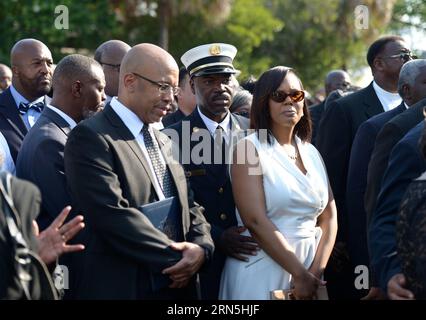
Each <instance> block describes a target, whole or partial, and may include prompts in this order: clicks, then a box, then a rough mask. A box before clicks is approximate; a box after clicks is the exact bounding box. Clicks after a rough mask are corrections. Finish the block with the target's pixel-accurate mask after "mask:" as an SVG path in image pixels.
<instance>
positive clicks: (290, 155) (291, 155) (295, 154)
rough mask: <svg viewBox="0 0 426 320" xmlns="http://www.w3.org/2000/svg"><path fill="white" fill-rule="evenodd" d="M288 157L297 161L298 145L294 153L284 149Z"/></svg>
mask: <svg viewBox="0 0 426 320" xmlns="http://www.w3.org/2000/svg"><path fill="white" fill-rule="evenodd" d="M284 151H285V153H286V155H287V157H289V158H290V159H291V160H293V161H296V160H297V159H299V151H298V150H297V147H295V148H294V153H292V154H290V153H288V151H287V150H286V149H284Z"/></svg>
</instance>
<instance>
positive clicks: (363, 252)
mask: <svg viewBox="0 0 426 320" xmlns="http://www.w3.org/2000/svg"><path fill="white" fill-rule="evenodd" d="M422 64H423V65H424V62H423V63H422V62H421V60H413V61H409V62H407V63H406V64H404V65H403V67H402V68H401V72H400V75H399V81H398V92H399V95H400V96H401V97H402V99H403V102H402V103H401V105H399V106H398V107H397V108H395V109H393V110H390V111H387V112H384V113H382V114H379V115H376V116H374V117H372V118H370V119H369V120H367V121H366V122H364V123H363V124H362V125H361V126H360V127H359V129H358V131H357V134H356V136H355V139H354V142H353V146H352V151H351V158H350V162H349V172H348V183H347V194H346V201H347V204H348V207H347V209H348V211H347V212H348V225H349V226H350V228H349V230H348V237H349V238H348V249H349V255H350V257H351V260H352V264H353V266H357V265H367V266H368V265H369V258H368V249H367V228H366V225H367V213H366V210H365V207H364V196H365V190H366V186H367V170H368V163H369V161H370V158H371V154H372V152H373V149H374V145H375V141H376V137H377V135H378V133H379V132H380V130H381V129H382V128H383V126H384V125H385V124H386V123H387V122H388V121H389V120H391V119H392V118H394V117H396V116H397V115H399V114H400V113H402V112H404V111H406V110H407V109H408V108H410V107H411V106H413V105H414V104H415V103H416V102H418V99H420V98H422V97H421V95H418V94H417V93H418V92H420V91H422V90H421V86H422V84H421V82H416V81H415V80H416V77H415V74H417V73H419V72H421V65H422ZM425 71H426V69H425ZM413 76H414V77H413ZM422 92H424V91H422ZM422 94H423V95H426V92H425V93H422ZM372 285H373V286H375V281H374V280H373V284H372Z"/></svg>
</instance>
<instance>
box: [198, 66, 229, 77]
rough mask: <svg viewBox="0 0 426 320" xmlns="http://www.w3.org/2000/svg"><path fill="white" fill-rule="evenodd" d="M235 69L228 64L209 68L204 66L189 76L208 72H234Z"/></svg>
mask: <svg viewBox="0 0 426 320" xmlns="http://www.w3.org/2000/svg"><path fill="white" fill-rule="evenodd" d="M236 73H237V70H235V69H234V68H231V67H229V66H226V67H224V66H215V67H211V68H205V69H201V70H198V71H196V72H194V73H193V74H192V75H191V76H192V77H201V76H207V75H210V74H236Z"/></svg>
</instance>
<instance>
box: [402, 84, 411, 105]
mask: <svg viewBox="0 0 426 320" xmlns="http://www.w3.org/2000/svg"><path fill="white" fill-rule="evenodd" d="M402 96H403V97H404V98H403V100H405V101H407V102H411V88H410V86H409V85H408V84H403V85H402Z"/></svg>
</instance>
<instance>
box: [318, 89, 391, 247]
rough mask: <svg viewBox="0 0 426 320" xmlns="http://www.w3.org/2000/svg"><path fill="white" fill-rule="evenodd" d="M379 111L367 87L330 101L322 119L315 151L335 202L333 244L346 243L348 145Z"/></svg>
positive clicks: (372, 93)
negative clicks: (336, 215) (363, 125)
mask: <svg viewBox="0 0 426 320" xmlns="http://www.w3.org/2000/svg"><path fill="white" fill-rule="evenodd" d="M383 111H384V110H383V107H382V105H381V103H380V101H379V99H378V98H377V95H376V92H375V91H374V88H373V83H371V84H370V85H369V86H368V87H366V88H364V89H362V90H360V91H357V92H355V93H352V94H350V95H348V96H345V97H342V98H340V99H337V100H335V101H333V102H332V103H331V104H330V106H328V107H327V109H326V111H325V112H324V114H323V116H322V119H321V122H320V127H319V132H318V139H317V148H318V150H319V151H320V153H321V155H322V157H323V159H324V162H325V165H326V167H327V172H328V177H329V179H330V184H331V188H332V190H333V193H334V198H335V200H336V206H337V212H338V221H339V231H338V234H337V241H344V242H346V241H347V227H348V226H347V221H346V219H347V214H346V182H347V174H348V169H349V157H350V153H351V148H352V142H353V140H354V138H355V134H356V132H357V130H358V127H359V126H360V125H361V123H363V122H364V121H366V120H368V119H369V118H371V117H372V116H374V115H376V114H379V113H381V112H383Z"/></svg>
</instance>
